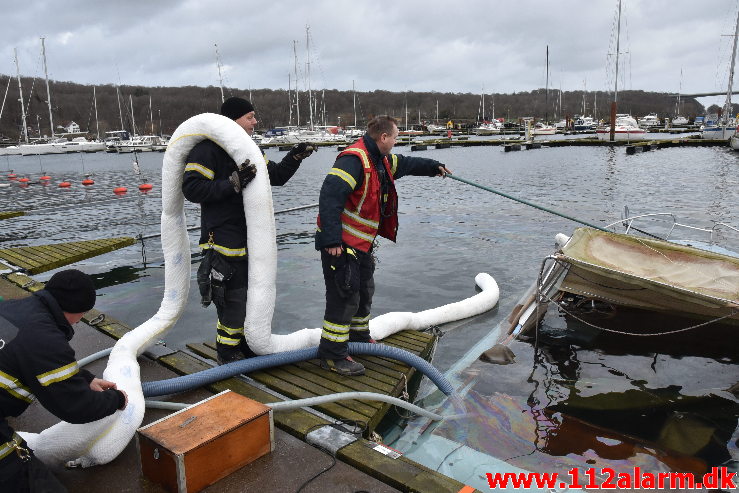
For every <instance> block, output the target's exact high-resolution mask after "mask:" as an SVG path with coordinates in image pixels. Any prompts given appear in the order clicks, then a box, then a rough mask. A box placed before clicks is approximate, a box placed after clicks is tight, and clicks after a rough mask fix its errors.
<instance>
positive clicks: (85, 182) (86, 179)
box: [82, 178, 95, 186]
mask: <svg viewBox="0 0 739 493" xmlns="http://www.w3.org/2000/svg"><path fill="white" fill-rule="evenodd" d="M82 184H83V185H85V186H87V185H94V184H95V182H94V181H93V180H91V179H90V178H85V179H84V180H82Z"/></svg>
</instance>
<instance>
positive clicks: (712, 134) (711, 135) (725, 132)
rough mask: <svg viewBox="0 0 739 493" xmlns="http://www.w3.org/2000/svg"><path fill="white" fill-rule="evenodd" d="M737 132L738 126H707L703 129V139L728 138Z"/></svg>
mask: <svg viewBox="0 0 739 493" xmlns="http://www.w3.org/2000/svg"><path fill="white" fill-rule="evenodd" d="M735 134H736V127H706V128H704V129H703V130H701V138H702V139H716V140H727V139H730V138H731V137H733V136H734V135H735Z"/></svg>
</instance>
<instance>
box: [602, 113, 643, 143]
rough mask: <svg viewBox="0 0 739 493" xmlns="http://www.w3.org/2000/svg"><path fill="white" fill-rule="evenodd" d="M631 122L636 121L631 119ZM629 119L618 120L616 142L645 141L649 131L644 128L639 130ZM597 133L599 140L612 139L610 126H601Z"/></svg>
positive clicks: (615, 129)
mask: <svg viewBox="0 0 739 493" xmlns="http://www.w3.org/2000/svg"><path fill="white" fill-rule="evenodd" d="M629 118H630V119H631V121H633V120H634V119H633V118H631V117H629ZM631 121H629V119H618V118H617V119H616V125H615V128H614V136H613V138H614V140H618V141H627V142H631V141H635V140H644V138H645V137H646V135H647V131H646V130H645V129H643V128H639V127H637V126H636V125H634V124H632V123H631ZM595 133H596V134H597V135H598V140H604V141H606V140H610V138H611V127H609V126H601V127H598V129H597V130H596V131H595Z"/></svg>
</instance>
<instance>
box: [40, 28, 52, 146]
mask: <svg viewBox="0 0 739 493" xmlns="http://www.w3.org/2000/svg"><path fill="white" fill-rule="evenodd" d="M41 55H42V56H43V58H44V77H45V78H46V103H47V104H48V105H49V125H51V138H52V139H53V138H54V118H53V117H52V116H51V91H49V72H48V71H47V70H46V44H45V43H44V38H43V37H42V38H41ZM39 137H40V135H39Z"/></svg>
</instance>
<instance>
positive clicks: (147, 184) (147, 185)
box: [139, 183, 154, 192]
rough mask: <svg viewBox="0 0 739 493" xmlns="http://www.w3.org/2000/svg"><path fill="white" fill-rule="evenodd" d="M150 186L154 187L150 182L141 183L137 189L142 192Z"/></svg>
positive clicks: (146, 190)
mask: <svg viewBox="0 0 739 493" xmlns="http://www.w3.org/2000/svg"><path fill="white" fill-rule="evenodd" d="M152 188H154V185H152V184H151V183H142V184H141V185H139V190H141V191H142V192H148V191H150V190H151V189H152Z"/></svg>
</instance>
